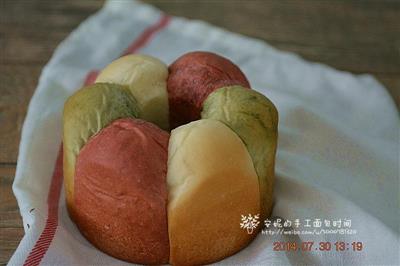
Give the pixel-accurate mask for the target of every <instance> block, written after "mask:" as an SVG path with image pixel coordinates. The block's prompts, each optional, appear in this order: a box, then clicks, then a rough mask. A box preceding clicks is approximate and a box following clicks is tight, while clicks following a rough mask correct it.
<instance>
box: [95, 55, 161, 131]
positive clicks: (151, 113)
mask: <svg viewBox="0 0 400 266" xmlns="http://www.w3.org/2000/svg"><path fill="white" fill-rule="evenodd" d="M167 78H168V67H167V65H165V64H164V63H163V62H161V61H160V60H158V59H157V58H154V57H151V56H148V55H138V54H134V55H127V56H123V57H121V58H119V59H117V60H115V61H113V62H112V63H111V64H109V65H108V66H106V67H105V68H104V69H103V70H102V71H101V72H100V74H99V76H98V77H97V79H96V83H97V82H109V83H115V84H121V85H126V86H127V87H128V89H129V91H130V92H131V93H132V95H133V96H134V97H135V98H136V100H137V103H138V105H139V108H140V110H141V115H140V117H141V118H142V119H144V120H146V121H149V122H152V123H154V124H156V125H157V126H159V127H160V128H162V129H164V130H168V129H169V123H168V115H169V114H168V94H167Z"/></svg>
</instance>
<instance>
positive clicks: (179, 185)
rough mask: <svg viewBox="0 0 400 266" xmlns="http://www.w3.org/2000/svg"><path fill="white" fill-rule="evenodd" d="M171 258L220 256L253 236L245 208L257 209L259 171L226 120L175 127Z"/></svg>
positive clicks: (197, 260) (182, 261)
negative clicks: (244, 216)
mask: <svg viewBox="0 0 400 266" xmlns="http://www.w3.org/2000/svg"><path fill="white" fill-rule="evenodd" d="M168 151H169V153H168V174H167V182H168V190H169V199H168V232H169V241H170V262H171V263H172V264H174V265H200V264H206V263H211V262H214V261H218V260H221V259H223V258H225V257H227V256H229V255H232V254H234V253H236V252H237V251H239V250H240V249H242V248H243V247H244V246H246V245H247V243H249V242H250V240H251V239H253V237H254V236H255V234H254V235H251V234H247V232H246V231H244V230H243V229H241V228H240V227H239V223H240V217H241V215H242V214H247V213H253V214H255V213H259V212H260V197H259V187H258V179H257V175H256V173H255V171H254V167H253V163H252V161H251V158H250V155H249V153H248V151H247V149H246V147H245V146H244V144H243V142H242V141H241V140H240V138H239V137H238V136H237V135H236V134H235V133H234V132H233V131H232V130H230V129H229V128H228V127H227V126H225V125H224V124H223V123H221V122H219V121H216V120H210V119H202V120H199V121H195V122H191V123H190V124H186V125H184V126H180V127H178V128H176V129H174V130H173V131H172V132H171V138H170V142H169V147H168Z"/></svg>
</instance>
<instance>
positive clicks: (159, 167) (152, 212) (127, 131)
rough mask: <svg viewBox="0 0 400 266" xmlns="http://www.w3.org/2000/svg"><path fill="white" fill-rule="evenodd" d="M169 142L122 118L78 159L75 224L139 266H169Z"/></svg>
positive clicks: (101, 245)
mask: <svg viewBox="0 0 400 266" xmlns="http://www.w3.org/2000/svg"><path fill="white" fill-rule="evenodd" d="M168 138H169V134H168V133H167V132H165V131H163V130H161V129H160V128H158V127H157V126H155V125H153V124H151V123H149V122H146V121H143V120H139V119H132V118H123V119H118V120H115V121H114V122H112V123H111V124H110V125H109V126H106V127H105V128H103V129H102V130H101V131H100V132H99V133H98V134H97V135H95V136H94V137H92V138H91V139H90V140H89V141H88V142H87V143H86V145H85V146H84V147H83V148H82V150H81V152H80V153H79V155H78V158H77V161H76V172H75V196H74V206H75V208H74V209H75V211H74V214H75V221H76V223H77V225H78V227H79V229H80V231H81V232H82V233H83V235H84V236H85V237H86V238H87V239H88V240H89V241H90V242H92V243H93V244H94V245H95V246H97V247H98V248H100V249H101V250H102V251H104V252H106V253H108V254H110V255H112V256H114V257H117V258H120V259H123V260H127V261H131V262H135V263H141V264H159V263H168V258H169V240H168V230H167V210H166V207H167V197H168V194H167V193H168V192H167V185H166V174H167V149H168Z"/></svg>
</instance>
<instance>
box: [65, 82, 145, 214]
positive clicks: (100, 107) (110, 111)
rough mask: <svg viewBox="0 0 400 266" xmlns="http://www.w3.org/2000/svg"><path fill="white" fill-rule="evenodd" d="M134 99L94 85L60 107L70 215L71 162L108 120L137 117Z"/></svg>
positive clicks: (125, 92) (113, 86) (122, 89)
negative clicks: (62, 107) (61, 109)
mask: <svg viewBox="0 0 400 266" xmlns="http://www.w3.org/2000/svg"><path fill="white" fill-rule="evenodd" d="M138 114H139V109H138V107H137V103H136V99H135V98H134V97H133V96H132V95H131V94H130V93H129V91H128V90H127V89H126V88H125V87H123V86H120V85H116V84H110V83H98V84H94V85H92V86H89V87H86V88H83V89H80V90H78V91H77V92H76V93H75V94H73V95H72V96H71V97H70V98H68V100H67V101H66V102H65V104H64V113H63V122H64V125H63V148H64V158H63V160H64V163H63V166H64V184H65V190H66V196H67V205H68V208H69V209H70V211H71V212H73V208H71V207H72V205H73V197H74V174H75V162H76V157H77V156H78V154H79V152H80V150H81V148H82V147H83V146H84V144H85V143H86V142H87V141H88V140H89V138H90V137H91V136H93V135H95V134H96V133H98V132H99V131H100V130H101V129H102V128H103V127H105V126H106V125H108V124H109V123H111V122H112V121H114V120H116V119H118V118H123V117H133V118H135V117H138Z"/></svg>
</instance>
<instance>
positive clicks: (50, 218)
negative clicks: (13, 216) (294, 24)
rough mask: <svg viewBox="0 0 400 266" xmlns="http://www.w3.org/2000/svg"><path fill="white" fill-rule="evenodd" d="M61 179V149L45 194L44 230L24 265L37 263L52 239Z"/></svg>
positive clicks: (54, 230) (56, 219) (55, 227)
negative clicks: (45, 218)
mask: <svg viewBox="0 0 400 266" xmlns="http://www.w3.org/2000/svg"><path fill="white" fill-rule="evenodd" d="M62 181H63V149H62V145H61V147H60V150H59V152H58V156H57V161H56V165H55V167H54V171H53V176H52V178H51V183H50V189H49V194H48V195H47V220H46V225H45V227H44V230H43V231H42V233H41V234H40V237H39V239H38V240H37V241H36V243H35V246H34V247H33V249H32V250H31V252H30V253H29V255H28V257H27V258H26V260H25V263H24V265H29V266H31V265H39V263H40V261H41V260H42V258H43V256H44V254H45V253H46V251H47V249H48V248H49V246H50V243H51V241H52V240H53V237H54V234H55V233H56V230H57V224H58V203H59V201H60V193H61V187H62Z"/></svg>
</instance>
